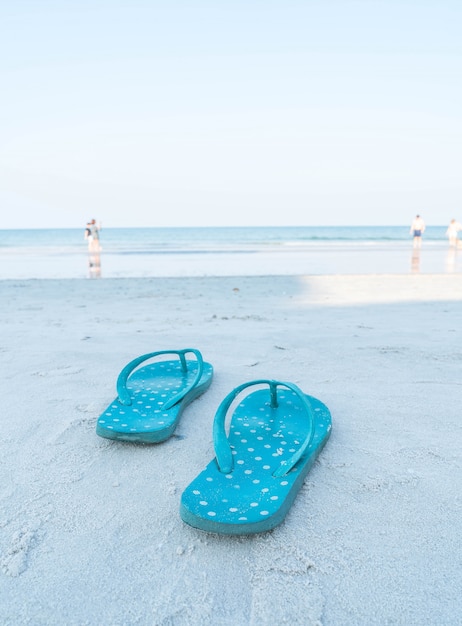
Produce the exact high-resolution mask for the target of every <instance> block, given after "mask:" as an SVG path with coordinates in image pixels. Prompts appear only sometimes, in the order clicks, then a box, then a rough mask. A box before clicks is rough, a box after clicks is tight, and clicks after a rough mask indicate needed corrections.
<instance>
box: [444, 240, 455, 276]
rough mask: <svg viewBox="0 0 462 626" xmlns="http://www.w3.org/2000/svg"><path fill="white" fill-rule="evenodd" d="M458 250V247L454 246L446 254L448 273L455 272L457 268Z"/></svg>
mask: <svg viewBox="0 0 462 626" xmlns="http://www.w3.org/2000/svg"><path fill="white" fill-rule="evenodd" d="M457 252H458V250H457V248H456V247H452V246H451V247H450V248H449V250H448V253H447V255H446V272H448V273H453V272H455V271H456V269H457V268H456V265H457Z"/></svg>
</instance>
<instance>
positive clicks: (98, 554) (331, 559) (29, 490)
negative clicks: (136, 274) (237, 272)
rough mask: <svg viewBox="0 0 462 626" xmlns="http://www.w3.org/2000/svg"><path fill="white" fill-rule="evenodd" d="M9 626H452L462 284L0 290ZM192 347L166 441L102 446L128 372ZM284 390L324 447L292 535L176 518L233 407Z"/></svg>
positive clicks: (383, 277)
mask: <svg viewBox="0 0 462 626" xmlns="http://www.w3.org/2000/svg"><path fill="white" fill-rule="evenodd" d="M0 298H1V302H2V306H1V309H0V319H1V328H2V335H1V343H0V350H1V353H2V359H1V368H2V371H1V380H2V397H3V410H2V425H3V429H2V434H3V436H2V438H1V440H0V468H1V476H2V480H1V482H0V598H1V601H0V623H1V624H3V625H5V626H6V625H12V626H13V625H14V626H16V625H18V624H30V625H33V626H42V625H43V626H52V625H59V626H62V625H63V624H65V625H75V626H83V625H102V624H104V625H106V624H107V625H117V626H123V625H131V624H134V625H140V626H144V625H146V626H147V625H156V626H157V625H159V626H183V625H184V626H186V625H187V626H191V625H194V626H195V625H204V626H209V625H210V626H231V625H235V624H246V625H249V626H262V625H263V626H279V625H280V624H291V625H295V624H297V625H303V626H343V625H350V624H351V625H353V626H363V625H364V626H373V625H378V626H382V625H385V624H394V625H403V626H412V625H415V626H422V625H425V624H428V625H435V624H438V625H439V626H442V625H447V626H454V625H456V624H462V618H461V615H462V600H461V595H460V589H461V588H462V561H461V551H460V534H461V516H462V495H461V494H462V471H461V470H462V427H461V418H460V415H461V403H460V397H461V394H460V390H461V385H462V349H461V342H460V320H461V319H462V284H461V279H460V275H458V274H450V273H448V274H407V275H404V274H403V275H397V274H395V275H393V274H380V275H374V274H370V275H361V274H356V275H318V276H314V275H304V276H289V275H286V276H259V277H257V276H240V277H239V276H227V277H183V278H181V277H172V278H135V279H128V278H113V279H109V278H108V279H103V280H93V281H92V280H86V279H63V280H2V281H0ZM184 347H194V348H198V349H199V350H200V351H201V352H202V354H203V356H204V359H205V360H206V361H208V362H210V363H212V364H213V365H214V368H215V377H214V381H213V383H212V385H211V387H210V389H209V390H208V391H207V393H206V394H204V395H203V396H201V397H200V398H199V399H198V400H196V401H195V402H194V403H193V404H191V405H190V406H189V407H188V409H187V411H185V413H184V415H183V417H182V419H181V422H180V424H179V426H178V428H177V430H176V433H175V435H174V436H173V437H172V438H170V439H169V440H168V441H166V442H165V443H162V444H158V445H152V446H140V445H135V444H126V443H122V442H113V441H109V440H105V439H102V438H99V437H97V436H96V434H95V424H96V420H97V418H98V416H99V415H100V413H101V411H102V410H103V409H104V408H105V407H106V405H107V404H108V402H110V401H111V400H112V399H113V398H114V397H115V382H116V378H117V375H118V373H119V371H120V370H121V368H122V367H123V366H124V365H125V364H126V363H127V362H128V361H130V360H131V359H132V358H134V357H136V356H138V355H140V354H143V353H146V352H149V351H153V350H162V349H171V348H175V349H179V348H184ZM257 378H276V379H280V380H288V381H291V382H294V383H296V384H297V385H299V386H300V387H301V388H302V389H303V390H304V391H305V392H306V393H308V394H310V395H313V396H315V397H316V398H319V399H320V400H321V401H322V402H324V403H325V404H326V405H327V406H328V407H329V409H330V411H331V414H332V421H333V429H332V435H331V438H330V440H329V442H328V443H327V446H326V448H325V449H324V451H323V452H322V454H321V456H320V457H319V459H318V461H317V462H316V463H315V465H314V467H313V468H312V470H311V472H310V473H309V475H308V478H307V479H306V481H305V484H304V486H303V488H302V489H301V491H300V492H299V494H298V497H297V499H296V500H295V503H294V505H293V506H292V508H291V510H290V511H289V514H288V515H287V517H286V519H285V521H284V523H283V524H282V525H280V526H279V527H277V528H276V529H275V530H273V531H271V532H268V533H263V534H261V535H255V536H245V537H223V536H217V535H212V534H207V533H204V532H201V531H199V530H195V529H193V528H191V527H189V526H187V525H186V524H184V523H183V522H182V520H181V519H180V516H179V503H180V497H181V493H182V491H183V489H184V488H185V487H186V486H187V485H188V484H189V482H190V481H191V480H192V479H193V478H194V477H195V476H196V475H197V474H198V473H199V471H201V470H202V469H203V468H204V467H205V465H206V464H207V463H208V462H209V461H210V460H211V459H212V458H213V445H212V428H211V426H212V420H213V416H214V413H215V410H216V408H217V407H218V405H219V403H220V401H221V400H222V399H223V397H224V396H225V395H226V394H227V393H228V392H229V391H231V390H232V389H233V388H234V387H235V386H237V385H239V384H240V383H243V382H245V381H249V380H253V379H257Z"/></svg>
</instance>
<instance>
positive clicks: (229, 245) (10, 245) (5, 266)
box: [0, 226, 462, 279]
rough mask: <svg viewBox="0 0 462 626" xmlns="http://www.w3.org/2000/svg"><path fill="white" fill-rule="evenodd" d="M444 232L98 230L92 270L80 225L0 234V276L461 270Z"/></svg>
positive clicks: (406, 229)
mask: <svg viewBox="0 0 462 626" xmlns="http://www.w3.org/2000/svg"><path fill="white" fill-rule="evenodd" d="M445 233H446V227H444V226H429V227H427V229H426V230H425V233H424V237H423V241H422V249H421V250H420V251H415V250H414V249H413V247H412V237H411V235H410V233H409V227H408V226H329V227H328V226H300V227H295V226H284V227H268V226H262V227H197V228H183V227H176V228H102V230H101V232H100V238H101V239H100V242H101V254H100V265H99V266H98V268H97V269H95V267H90V265H89V259H88V250H87V242H86V241H85V239H84V229H83V228H82V229H31V230H28V229H18V230H0V278H2V279H8V278H12V279H17V278H26V279H27V278H82V277H85V276H89V277H106V278H113V277H126V278H129V277H144V276H210V275H215V276H221V275H223V276H229V275H272V274H274V275H277V274H332V273H333V274H339V273H353V274H358V273H409V272H431V273H438V272H449V271H451V272H452V271H456V272H458V271H461V259H460V258H459V257H460V256H462V251H460V253H459V251H456V250H450V249H449V246H448V241H447V238H446V235H445Z"/></svg>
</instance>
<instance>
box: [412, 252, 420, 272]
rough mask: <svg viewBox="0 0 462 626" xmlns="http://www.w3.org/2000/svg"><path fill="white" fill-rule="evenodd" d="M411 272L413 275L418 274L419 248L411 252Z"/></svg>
mask: <svg viewBox="0 0 462 626" xmlns="http://www.w3.org/2000/svg"><path fill="white" fill-rule="evenodd" d="M411 272H412V273H413V274H418V273H419V272H420V248H413V250H412V257H411Z"/></svg>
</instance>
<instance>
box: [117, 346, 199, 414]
mask: <svg viewBox="0 0 462 626" xmlns="http://www.w3.org/2000/svg"><path fill="white" fill-rule="evenodd" d="M189 353H192V354H194V355H195V357H196V359H197V362H198V368H197V374H196V376H195V377H194V380H193V381H192V382H191V383H190V384H189V385H188V386H187V387H185V389H183V390H182V391H181V392H180V393H179V394H177V395H175V396H174V397H173V398H172V399H171V400H169V401H168V402H166V403H165V405H164V407H163V408H164V409H166V410H167V409H170V408H172V406H174V405H175V404H178V402H181V400H182V399H183V398H184V397H185V396H186V395H187V394H188V393H189V392H190V391H191V390H192V389H194V387H196V385H197V383H198V382H199V381H200V379H201V376H202V373H203V371H204V361H203V359H202V354H201V353H200V352H199V350H194V348H186V349H184V350H159V351H158V352H150V353H149V354H143V355H142V356H139V357H137V358H136V359H133V361H130V363H128V364H127V365H126V366H125V367H124V368H123V370H122V371H121V372H120V374H119V377H118V378H117V396H118V400H119V402H120V403H121V404H123V405H125V406H130V405H131V404H132V399H131V395H130V392H129V390H128V389H127V381H128V377H129V376H130V374H131V373H132V372H133V370H135V369H136V368H137V367H138V366H139V365H141V364H142V363H144V362H145V361H148V360H149V359H152V358H154V357H156V356H161V355H163V354H177V355H178V356H179V357H180V361H181V369H182V371H183V373H184V374H185V373H186V372H187V371H188V365H187V362H186V357H185V355H186V354H189Z"/></svg>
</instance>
